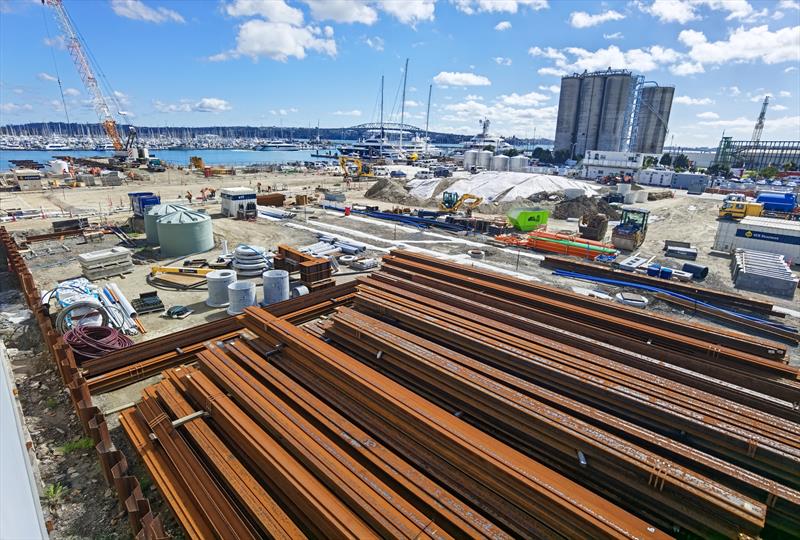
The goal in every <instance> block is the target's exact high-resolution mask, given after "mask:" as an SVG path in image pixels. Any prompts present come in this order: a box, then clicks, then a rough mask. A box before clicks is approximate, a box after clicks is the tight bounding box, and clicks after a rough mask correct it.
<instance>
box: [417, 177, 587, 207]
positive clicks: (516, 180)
mask: <svg viewBox="0 0 800 540" xmlns="http://www.w3.org/2000/svg"><path fill="white" fill-rule="evenodd" d="M431 181H432V180H415V181H414V182H419V183H417V184H415V185H413V186H412V189H411V192H410V194H411V195H413V196H414V197H418V198H420V199H430V198H431V197H432V196H433V192H434V191H435V189H436V185H438V182H437V183H436V184H435V185H434V186H433V187H431V185H430V184H428V182H431ZM423 182H425V183H423ZM409 185H411V182H409ZM565 189H578V190H582V191H583V192H584V194H585V195H586V196H592V195H595V194H596V187H595V186H594V185H593V184H590V183H588V182H583V181H580V180H573V179H571V178H565V177H563V176H554V175H550V174H536V173H521V172H506V171H485V172H481V173H478V174H476V175H473V176H470V177H469V178H463V179H460V180H457V181H456V182H455V183H453V184H452V185H451V186H450V187H449V188H448V189H447V190H448V191H455V192H456V193H459V194H462V195H463V194H464V193H471V194H473V195H477V196H479V197H483V199H484V200H485V201H488V202H503V201H513V200H515V199H527V198H529V197H531V196H532V195H535V194H536V193H542V192H547V193H555V192H559V191H564V190H565Z"/></svg>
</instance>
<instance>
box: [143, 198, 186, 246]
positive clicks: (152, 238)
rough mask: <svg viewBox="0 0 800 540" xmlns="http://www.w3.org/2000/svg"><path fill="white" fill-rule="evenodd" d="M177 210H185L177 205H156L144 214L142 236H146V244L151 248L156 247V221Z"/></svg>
mask: <svg viewBox="0 0 800 540" xmlns="http://www.w3.org/2000/svg"><path fill="white" fill-rule="evenodd" d="M178 210H186V207H184V206H181V205H179V204H158V205H156V206H153V207H152V208H150V210H148V211H147V212H146V213H145V215H144V234H145V235H146V236H147V243H148V244H150V245H153V246H157V245H158V227H157V225H156V221H158V219H159V218H162V217H164V216H167V215H169V214H172V213H173V212H177V211H178Z"/></svg>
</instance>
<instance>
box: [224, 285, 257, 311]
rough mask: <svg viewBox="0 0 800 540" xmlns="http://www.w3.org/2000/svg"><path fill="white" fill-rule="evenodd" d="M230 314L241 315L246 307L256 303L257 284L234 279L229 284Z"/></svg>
mask: <svg viewBox="0 0 800 540" xmlns="http://www.w3.org/2000/svg"><path fill="white" fill-rule="evenodd" d="M228 303H229V304H230V305H229V306H228V315H239V314H240V313H243V312H244V308H246V307H248V306H254V305H256V284H255V283H251V282H249V281H234V282H233V283H231V284H230V285H228Z"/></svg>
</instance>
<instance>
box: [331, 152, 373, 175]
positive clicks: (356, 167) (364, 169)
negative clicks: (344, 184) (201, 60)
mask: <svg viewBox="0 0 800 540" xmlns="http://www.w3.org/2000/svg"><path fill="white" fill-rule="evenodd" d="M339 166H340V167H341V168H342V174H343V176H344V178H345V180H347V179H348V178H349V179H351V180H360V179H362V178H375V171H374V170H373V169H372V167H370V166H369V165H368V164H366V163H364V162H363V161H361V160H360V159H359V158H357V157H349V156H341V157H340V158H339Z"/></svg>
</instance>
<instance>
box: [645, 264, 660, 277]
mask: <svg viewBox="0 0 800 540" xmlns="http://www.w3.org/2000/svg"><path fill="white" fill-rule="evenodd" d="M660 271H661V265H660V264H651V265H650V266H648V267H647V275H648V276H650V277H658V274H659V272H660Z"/></svg>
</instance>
